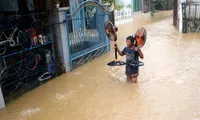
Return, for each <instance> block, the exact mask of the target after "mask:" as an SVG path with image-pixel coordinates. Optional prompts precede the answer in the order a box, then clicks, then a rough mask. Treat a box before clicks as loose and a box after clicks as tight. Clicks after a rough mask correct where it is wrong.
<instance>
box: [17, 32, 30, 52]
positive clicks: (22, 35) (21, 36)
mask: <svg viewBox="0 0 200 120" xmlns="http://www.w3.org/2000/svg"><path fill="white" fill-rule="evenodd" d="M17 41H19V43H21V45H22V47H23V48H25V49H28V48H31V47H32V39H31V35H30V33H29V32H22V31H19V32H18V34H17Z"/></svg>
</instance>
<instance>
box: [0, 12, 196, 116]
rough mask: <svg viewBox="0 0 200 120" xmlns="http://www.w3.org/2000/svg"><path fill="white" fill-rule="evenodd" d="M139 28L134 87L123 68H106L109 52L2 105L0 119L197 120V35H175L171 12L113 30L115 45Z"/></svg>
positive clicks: (138, 18)
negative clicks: (141, 40)
mask: <svg viewBox="0 0 200 120" xmlns="http://www.w3.org/2000/svg"><path fill="white" fill-rule="evenodd" d="M141 26H143V27H145V29H146V30H147V33H148V38H147V43H146V44H145V46H144V47H143V48H142V51H143V53H144V56H145V58H144V60H143V62H144V63H145V65H144V66H143V67H140V76H139V78H138V79H139V80H138V83H137V84H132V83H128V82H126V76H125V74H124V72H125V70H124V69H125V68H124V67H125V66H120V67H109V66H107V65H106V64H107V62H110V61H112V60H113V59H114V51H113V50H111V52H110V53H108V54H106V55H104V56H102V57H100V58H98V59H96V60H94V61H92V62H91V63H89V64H87V65H85V66H83V67H80V68H78V69H76V70H74V71H73V72H70V73H66V74H64V75H62V76H60V77H58V78H56V79H54V80H52V81H50V82H48V83H47V84H45V85H42V86H40V87H39V88H37V89H35V90H33V91H31V92H28V93H26V94H25V95H23V96H22V97H21V98H19V99H18V100H16V101H14V102H13V103H10V104H8V105H7V107H6V108H5V109H3V110H0V116H1V117H0V119H1V120H199V119H200V87H199V86H200V82H199V77H200V68H199V66H200V65H199V63H200V47H199V46H200V34H196V36H194V35H195V34H182V33H179V32H178V31H177V30H176V28H175V27H173V25H172V11H168V12H158V13H156V15H155V17H154V18H151V17H150V15H147V14H140V15H135V16H134V19H133V20H132V21H131V22H129V23H126V24H121V25H119V26H118V27H119V32H118V41H117V42H118V46H119V47H120V48H121V49H122V48H123V47H124V46H125V44H126V43H125V38H126V36H128V35H131V34H134V33H135V32H136V30H137V28H139V27H141ZM112 46H113V45H112ZM119 59H120V60H125V58H124V57H123V58H121V57H120V58H119Z"/></svg>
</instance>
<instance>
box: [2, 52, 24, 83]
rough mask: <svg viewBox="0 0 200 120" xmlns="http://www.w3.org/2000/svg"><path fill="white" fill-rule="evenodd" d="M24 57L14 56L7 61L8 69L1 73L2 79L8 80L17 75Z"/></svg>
mask: <svg viewBox="0 0 200 120" xmlns="http://www.w3.org/2000/svg"><path fill="white" fill-rule="evenodd" d="M22 62H23V61H22V56H21V54H18V55H13V56H12V58H7V59H6V67H5V69H4V70H2V71H1V73H0V77H1V79H6V78H8V77H11V76H13V75H16V74H17V73H18V72H19V70H20V68H21V66H22Z"/></svg>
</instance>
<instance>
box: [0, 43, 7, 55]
mask: <svg viewBox="0 0 200 120" xmlns="http://www.w3.org/2000/svg"><path fill="white" fill-rule="evenodd" d="M5 53H6V45H0V55H1V56H2V55H4V54H5Z"/></svg>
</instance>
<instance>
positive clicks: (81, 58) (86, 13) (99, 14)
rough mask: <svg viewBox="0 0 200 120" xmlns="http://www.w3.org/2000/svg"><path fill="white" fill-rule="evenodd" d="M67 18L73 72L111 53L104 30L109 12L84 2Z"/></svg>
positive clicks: (96, 3) (95, 4)
mask: <svg viewBox="0 0 200 120" xmlns="http://www.w3.org/2000/svg"><path fill="white" fill-rule="evenodd" d="M66 18H67V20H66V21H67V37H68V42H69V46H68V47H69V51H70V53H69V54H70V68H71V70H73V69H75V68H77V67H79V66H81V65H83V64H85V63H88V62H90V61H91V60H93V59H95V58H97V57H98V56H100V55H102V54H104V53H106V52H108V51H109V49H110V48H109V46H110V41H109V40H108V39H107V37H106V34H105V29H104V23H105V21H106V20H108V12H107V11H106V10H105V9H104V7H103V6H102V5H101V4H99V3H98V2H96V1H85V2H82V3H81V4H79V5H78V6H77V7H76V8H75V9H74V11H73V12H71V14H66Z"/></svg>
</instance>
